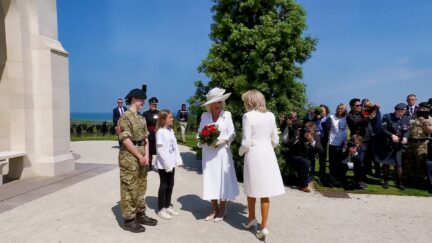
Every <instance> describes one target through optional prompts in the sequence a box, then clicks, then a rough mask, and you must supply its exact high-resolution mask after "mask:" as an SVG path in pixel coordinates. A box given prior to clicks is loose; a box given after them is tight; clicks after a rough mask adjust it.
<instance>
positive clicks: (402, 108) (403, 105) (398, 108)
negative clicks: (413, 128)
mask: <svg viewBox="0 0 432 243" xmlns="http://www.w3.org/2000/svg"><path fill="white" fill-rule="evenodd" d="M406 108H407V104H405V103H399V104H397V105H396V106H395V107H394V109H395V111H398V110H405V109H406Z"/></svg>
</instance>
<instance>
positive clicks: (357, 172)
mask: <svg viewBox="0 0 432 243" xmlns="http://www.w3.org/2000/svg"><path fill="white" fill-rule="evenodd" d="M365 153H366V147H365V146H364V145H363V143H362V137H361V136H360V135H353V136H351V138H350V140H349V141H348V142H347V143H346V145H345V148H344V151H343V152H342V161H341V162H340V164H339V168H338V170H337V171H338V172H339V173H340V174H339V175H338V179H339V180H340V182H341V183H342V185H343V187H344V188H345V189H367V184H366V183H364V182H363V178H364V175H363V168H362V167H363V165H362V164H363V163H362V161H363V159H364V156H365ZM351 167H353V169H354V185H350V184H349V183H348V181H347V177H346V173H347V171H348V169H350V168H351Z"/></svg>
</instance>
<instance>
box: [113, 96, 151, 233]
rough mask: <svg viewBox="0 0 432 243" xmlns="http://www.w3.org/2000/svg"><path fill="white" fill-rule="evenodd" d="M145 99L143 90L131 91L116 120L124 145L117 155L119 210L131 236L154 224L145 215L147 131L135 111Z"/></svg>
mask: <svg viewBox="0 0 432 243" xmlns="http://www.w3.org/2000/svg"><path fill="white" fill-rule="evenodd" d="M146 98H147V96H146V93H145V91H144V90H140V89H133V90H131V91H130V92H129V94H128V95H127V96H126V104H127V105H129V109H128V110H127V111H126V112H125V113H124V115H123V116H122V117H121V118H120V119H119V121H118V126H119V131H120V132H119V139H120V141H122V142H123V145H122V146H121V148H120V152H119V167H120V191H121V200H120V208H121V213H122V217H123V219H124V226H123V228H124V229H125V230H127V231H131V232H134V233H138V232H144V231H145V228H144V226H142V224H143V225H151V226H154V225H156V224H157V221H156V220H155V219H152V218H150V217H148V216H146V214H145V209H146V203H145V198H144V195H145V192H146V190H147V167H148V161H149V155H148V154H149V153H148V139H147V136H148V130H147V126H146V121H145V119H144V118H143V117H142V116H141V115H140V114H139V112H138V110H139V109H140V108H141V107H142V106H143V105H144V101H145V99H146Z"/></svg>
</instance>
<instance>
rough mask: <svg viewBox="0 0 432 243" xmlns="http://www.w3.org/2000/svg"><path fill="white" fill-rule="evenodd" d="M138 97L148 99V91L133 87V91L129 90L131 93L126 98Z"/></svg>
mask: <svg viewBox="0 0 432 243" xmlns="http://www.w3.org/2000/svg"><path fill="white" fill-rule="evenodd" d="M132 97H134V98H137V99H143V100H145V99H147V95H146V92H145V91H144V90H142V89H133V90H131V91H129V94H127V95H126V99H128V98H132Z"/></svg>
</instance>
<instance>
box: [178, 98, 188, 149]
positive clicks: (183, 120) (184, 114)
mask: <svg viewBox="0 0 432 243" xmlns="http://www.w3.org/2000/svg"><path fill="white" fill-rule="evenodd" d="M177 119H178V120H179V123H180V130H181V137H182V142H183V143H186V138H185V133H186V127H187V120H188V111H187V109H186V104H182V106H181V109H180V110H178V112H177Z"/></svg>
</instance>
